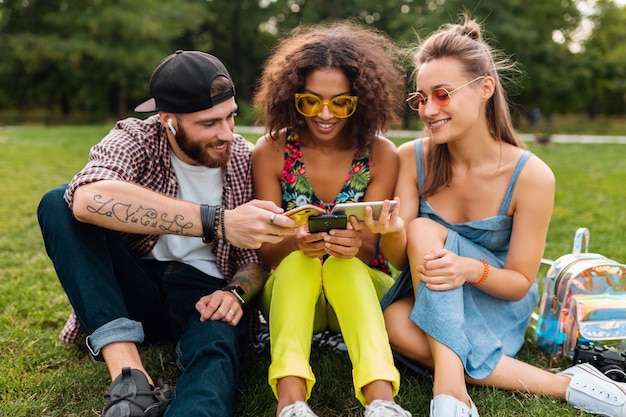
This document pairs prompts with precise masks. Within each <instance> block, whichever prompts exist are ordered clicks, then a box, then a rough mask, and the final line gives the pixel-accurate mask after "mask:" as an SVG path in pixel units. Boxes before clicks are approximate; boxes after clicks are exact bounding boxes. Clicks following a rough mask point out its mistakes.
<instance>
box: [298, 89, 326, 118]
mask: <svg viewBox="0 0 626 417" xmlns="http://www.w3.org/2000/svg"><path fill="white" fill-rule="evenodd" d="M321 104H322V101H321V100H320V99H319V98H318V97H317V96H314V95H313V94H303V95H301V96H299V97H298V98H296V108H297V109H298V111H299V112H300V114H302V115H304V116H307V117H312V116H315V115H317V114H318V113H319V112H320V111H321V110H322V105H321Z"/></svg>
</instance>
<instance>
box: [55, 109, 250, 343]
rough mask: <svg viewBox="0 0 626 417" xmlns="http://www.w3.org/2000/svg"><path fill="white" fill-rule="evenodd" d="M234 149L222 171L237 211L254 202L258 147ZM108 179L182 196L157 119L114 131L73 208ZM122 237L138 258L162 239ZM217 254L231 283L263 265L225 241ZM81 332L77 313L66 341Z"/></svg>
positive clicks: (87, 170) (237, 144) (236, 145)
mask: <svg viewBox="0 0 626 417" xmlns="http://www.w3.org/2000/svg"><path fill="white" fill-rule="evenodd" d="M231 146H232V154H231V158H230V160H229V161H228V164H227V165H226V167H224V168H222V180H223V182H224V186H223V188H222V201H223V205H224V207H225V208H226V209H234V208H235V207H237V206H239V205H241V204H243V203H246V202H248V201H250V200H252V199H253V198H254V192H253V188H252V164H251V155H252V148H253V145H252V144H251V143H250V142H248V141H246V140H245V139H244V138H243V137H241V136H240V135H237V134H235V135H234V139H233V141H232V144H231ZM102 180H116V181H125V182H130V183H134V184H137V185H141V186H143V187H146V188H148V189H150V190H152V191H156V192H158V193H160V194H163V195H166V196H169V197H173V198H176V197H177V196H178V180H177V179H176V173H175V172H174V168H173V167H172V165H171V160H170V147H169V143H168V140H167V136H166V134H165V128H164V127H163V126H162V125H161V123H160V121H159V118H158V116H157V115H155V116H151V117H149V118H148V119H146V120H141V119H136V118H128V119H124V120H121V121H118V122H117V123H116V124H115V127H114V128H113V130H111V131H110V132H109V134H108V135H106V136H105V137H104V138H103V139H102V140H101V141H100V142H99V143H98V144H96V145H95V146H94V147H92V148H91V152H90V154H89V162H88V163H87V165H86V166H85V167H84V168H83V169H82V170H81V171H80V172H79V173H78V174H76V176H74V178H73V179H72V181H71V182H70V184H69V185H68V187H67V190H66V191H65V200H66V202H67V203H68V205H69V206H70V207H71V206H72V199H73V197H74V192H75V191H76V188H78V187H79V186H81V185H83V184H88V183H91V182H95V181H102ZM122 238H123V239H124V240H125V241H126V242H127V243H128V245H129V247H130V248H131V249H132V250H133V251H134V252H135V253H137V255H139V256H144V255H146V254H148V253H149V252H150V251H151V250H152V248H154V245H155V244H156V242H157V240H158V239H159V235H138V234H129V233H122ZM212 250H213V253H215V255H216V258H217V266H218V268H219V269H220V271H221V272H222V274H223V275H224V277H225V280H226V281H227V282H230V281H231V280H232V277H233V275H234V274H235V272H236V271H237V270H239V269H240V268H241V267H243V266H244V265H246V264H249V263H258V264H262V262H261V260H260V259H259V257H258V255H257V253H256V251H254V250H251V249H241V248H237V247H235V246H232V245H231V244H229V243H225V242H222V241H219V242H218V244H217V245H213V247H212ZM81 333H82V330H81V328H80V325H79V323H78V320H77V318H76V315H75V314H74V312H72V314H71V315H70V317H69V318H68V320H67V322H66V323H65V327H64V328H63V330H62V331H61V336H60V338H61V340H62V341H64V342H67V343H74V342H76V341H77V340H78V338H79V337H80V335H81Z"/></svg>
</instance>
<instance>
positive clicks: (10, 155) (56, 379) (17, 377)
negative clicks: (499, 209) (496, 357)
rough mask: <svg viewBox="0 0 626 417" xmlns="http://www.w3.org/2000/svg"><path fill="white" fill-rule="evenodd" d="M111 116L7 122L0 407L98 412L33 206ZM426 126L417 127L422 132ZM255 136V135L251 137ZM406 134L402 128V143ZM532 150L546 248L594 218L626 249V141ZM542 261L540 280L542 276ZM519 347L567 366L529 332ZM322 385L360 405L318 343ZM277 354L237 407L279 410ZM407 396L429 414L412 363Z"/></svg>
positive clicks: (328, 395) (254, 361)
mask: <svg viewBox="0 0 626 417" xmlns="http://www.w3.org/2000/svg"><path fill="white" fill-rule="evenodd" d="M109 128H110V126H104V125H98V126H75V127H4V128H0V179H1V180H0V195H2V202H1V204H0V218H1V219H2V221H0V265H1V267H0V274H1V275H0V416H11V417H20V416H47V417H48V416H49V417H61V416H63V417H71V416H81V417H84V416H98V415H99V413H100V410H101V408H102V406H103V394H104V391H105V390H106V389H107V387H108V385H109V376H108V372H107V370H106V367H105V366H104V364H102V363H94V362H92V361H91V359H90V358H89V356H88V354H87V351H86V349H85V348H84V346H83V345H65V344H62V343H60V342H59V341H58V334H59V331H60V330H61V328H62V326H63V323H64V321H65V319H66V317H67V315H68V313H69V311H70V307H69V303H68V301H67V298H66V296H65V294H64V292H63V290H62V288H61V286H60V284H59V282H58V280H57V278H56V275H55V272H54V269H53V267H52V265H51V262H50V260H49V259H48V257H47V256H46V254H45V250H44V247H43V242H42V239H41V234H40V230H39V226H38V224H37V219H36V209H37V204H38V202H39V199H40V198H41V196H42V195H43V193H44V192H46V191H47V190H48V189H50V188H52V187H54V186H57V185H59V184H62V183H65V182H67V181H68V180H69V179H70V178H71V177H72V176H73V175H74V174H75V173H76V172H77V171H78V170H79V169H80V168H82V166H83V165H84V164H85V161H86V159H87V155H88V152H89V148H90V147H91V146H92V145H93V144H95V143H96V142H97V141H98V140H99V139H100V138H101V137H102V136H103V135H105V134H106V133H107V131H108V130H109ZM417 135H418V134H417V133H416V136H417ZM249 139H250V140H254V139H255V138H254V137H253V136H252V137H249ZM400 141H401V139H397V140H396V143H399V142H400ZM530 147H531V149H532V150H533V152H535V153H536V154H537V155H538V156H539V157H540V158H542V159H543V160H544V161H545V162H546V163H547V164H548V165H550V167H551V168H552V169H553V171H554V173H555V175H556V178H557V195H556V203H555V204H556V205H555V210H554V215H553V219H552V223H551V226H550V230H549V234H548V240H547V246H546V250H545V257H546V258H549V259H554V258H556V257H558V256H559V255H561V254H564V253H567V252H568V251H570V250H571V246H572V238H573V236H574V231H575V230H576V228H578V227H580V226H586V227H589V228H590V229H591V250H592V251H594V252H601V253H603V254H605V255H606V256H608V257H611V258H614V259H617V260H621V261H622V262H624V260H625V259H626V247H625V246H624V231H625V230H626V210H624V209H623V208H624V207H625V204H624V203H625V197H624V195H625V192H624V184H626V164H624V163H623V159H624V158H623V156H624V151H625V150H626V147H624V145H620V144H601V145H600V144H594V145H583V144H549V145H547V146H544V147H539V146H537V145H535V144H530ZM543 274H545V267H544V268H542V270H541V271H540V274H539V276H538V279H539V281H540V283H541V282H542V278H543V277H542V276H543ZM142 355H143V357H144V359H145V363H146V367H147V369H148V370H149V371H150V373H151V374H152V375H154V376H160V377H162V378H163V379H164V380H165V381H166V382H169V383H172V384H174V383H175V381H176V368H175V366H174V364H173V355H172V346H170V345H166V346H150V347H144V348H142ZM520 358H521V359H523V360H525V361H528V362H530V363H532V364H535V365H537V366H541V367H543V368H545V369H551V370H558V369H562V368H563V367H566V366H568V363H567V361H565V360H563V359H560V360H552V359H551V358H549V357H548V356H547V355H545V354H544V353H543V352H541V351H540V350H538V349H537V348H536V346H534V344H533V342H532V331H531V330H529V332H528V333H527V342H526V344H525V345H524V347H523V348H522V350H521V352H520ZM311 364H312V367H313V370H314V372H315V374H316V377H317V381H318V382H317V384H316V386H315V389H314V391H313V396H312V398H311V400H310V404H311V406H312V408H313V409H314V410H315V411H316V412H317V413H318V414H319V415H320V416H328V415H339V416H360V415H362V412H363V411H362V407H361V406H360V404H359V403H358V402H357V400H356V399H355V398H354V395H353V388H352V377H351V365H350V361H349V359H348V356H347V354H344V353H335V352H333V351H331V350H330V349H325V348H323V349H313V352H312V357H311ZM268 365H269V353H268V352H267V351H263V352H260V353H257V352H255V351H253V350H252V349H249V350H248V351H247V352H246V353H245V357H244V361H243V373H242V383H241V388H240V390H239V393H238V401H237V416H268V417H271V416H274V415H275V399H274V397H273V395H272V393H271V390H270V388H269V386H268V385H267V367H268ZM400 371H401V374H402V386H401V390H400V394H399V396H398V402H399V403H401V404H402V405H403V406H404V407H405V408H407V409H409V410H411V411H412V412H413V414H414V415H427V413H428V404H429V401H430V399H431V384H430V382H429V381H428V380H427V379H424V378H423V377H420V376H418V375H414V374H412V373H410V372H408V371H406V370H405V369H403V368H400ZM470 395H471V396H472V398H473V399H474V401H475V403H476V404H477V405H478V408H479V410H480V413H481V416H483V417H491V416H507V417H509V416H527V415H532V416H554V415H583V414H580V413H579V414H576V411H575V410H573V409H572V408H571V407H569V406H568V405H567V404H565V403H564V402H563V401H561V400H557V399H552V398H541V397H538V396H535V395H531V394H526V393H511V392H505V391H500V390H495V389H485V388H478V387H472V388H470Z"/></svg>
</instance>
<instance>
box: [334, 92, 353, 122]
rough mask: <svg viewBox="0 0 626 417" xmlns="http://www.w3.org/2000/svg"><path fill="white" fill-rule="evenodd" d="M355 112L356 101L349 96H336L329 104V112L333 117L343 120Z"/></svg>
mask: <svg viewBox="0 0 626 417" xmlns="http://www.w3.org/2000/svg"><path fill="white" fill-rule="evenodd" d="M355 111H356V100H354V98H353V97H350V96H337V97H335V98H333V99H332V101H331V102H330V112H331V113H332V114H333V116H335V117H337V118H340V119H345V118H346V117H350V116H352V115H353V114H354V112H355Z"/></svg>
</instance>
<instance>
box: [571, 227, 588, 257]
mask: <svg viewBox="0 0 626 417" xmlns="http://www.w3.org/2000/svg"><path fill="white" fill-rule="evenodd" d="M583 236H584V237H585V253H587V252H589V229H587V228H586V227H579V228H578V229H577V230H576V234H575V235H574V246H573V247H572V253H573V254H574V255H579V254H580V251H581V249H582V246H583Z"/></svg>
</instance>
